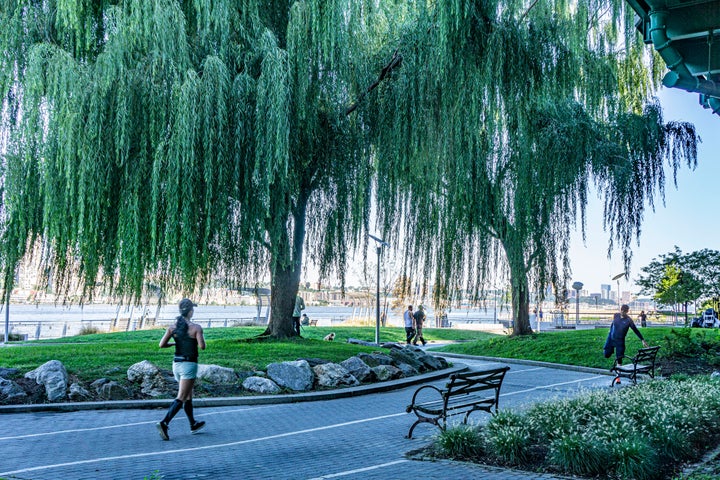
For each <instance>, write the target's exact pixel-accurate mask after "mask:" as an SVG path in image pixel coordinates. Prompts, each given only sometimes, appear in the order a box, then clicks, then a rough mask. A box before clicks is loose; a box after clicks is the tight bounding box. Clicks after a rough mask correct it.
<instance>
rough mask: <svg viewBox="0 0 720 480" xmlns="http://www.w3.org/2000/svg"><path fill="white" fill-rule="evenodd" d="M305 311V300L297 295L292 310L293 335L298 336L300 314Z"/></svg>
mask: <svg viewBox="0 0 720 480" xmlns="http://www.w3.org/2000/svg"><path fill="white" fill-rule="evenodd" d="M303 310H305V300H303V298H302V297H301V296H300V295H298V296H297V297H295V309H294V310H293V316H292V320H293V329H294V330H295V333H297V334H298V336H300V314H301V313H302V311H303Z"/></svg>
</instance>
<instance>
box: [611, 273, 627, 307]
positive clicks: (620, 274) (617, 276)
mask: <svg viewBox="0 0 720 480" xmlns="http://www.w3.org/2000/svg"><path fill="white" fill-rule="evenodd" d="M626 274H627V273H626V272H622V273H618V274H617V275H615V276H614V277H613V278H612V279H613V280H615V281H616V282H617V287H618V298H617V302H618V308H620V303H621V302H620V279H621V278H622V277H624V276H625V275H626Z"/></svg>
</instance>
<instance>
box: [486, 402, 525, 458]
mask: <svg viewBox="0 0 720 480" xmlns="http://www.w3.org/2000/svg"><path fill="white" fill-rule="evenodd" d="M486 435H487V437H486V438H487V443H488V445H489V449H490V450H491V451H492V452H493V453H494V454H495V455H496V456H497V457H498V458H500V459H501V460H502V461H503V462H505V463H508V464H511V465H521V464H523V463H524V462H525V461H527V460H529V458H530V450H529V447H530V446H531V442H530V437H531V435H530V429H529V428H528V425H527V423H526V422H525V421H524V420H523V418H522V417H521V416H520V415H517V414H515V413H513V412H510V411H507V410H506V411H502V412H500V413H498V414H497V415H495V416H494V417H493V418H492V419H491V420H490V422H489V423H488V425H487V427H486Z"/></svg>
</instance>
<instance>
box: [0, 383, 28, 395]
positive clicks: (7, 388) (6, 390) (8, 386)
mask: <svg viewBox="0 0 720 480" xmlns="http://www.w3.org/2000/svg"><path fill="white" fill-rule="evenodd" d="M25 397H27V393H25V390H23V388H22V387H21V386H20V385H18V384H17V383H16V382H13V381H12V380H7V379H5V378H0V400H19V399H23V398H25Z"/></svg>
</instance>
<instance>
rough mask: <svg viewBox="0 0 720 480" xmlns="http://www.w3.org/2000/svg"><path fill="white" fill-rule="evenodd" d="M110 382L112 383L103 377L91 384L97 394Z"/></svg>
mask: <svg viewBox="0 0 720 480" xmlns="http://www.w3.org/2000/svg"><path fill="white" fill-rule="evenodd" d="M109 381H110V380H108V379H107V378H105V377H103V378H98V379H97V380H95V381H94V382H92V383H91V384H90V386H91V387H92V388H94V389H95V391H96V392H97V393H100V389H101V388H102V386H103V385H105V384H106V383H108V382H109Z"/></svg>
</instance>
